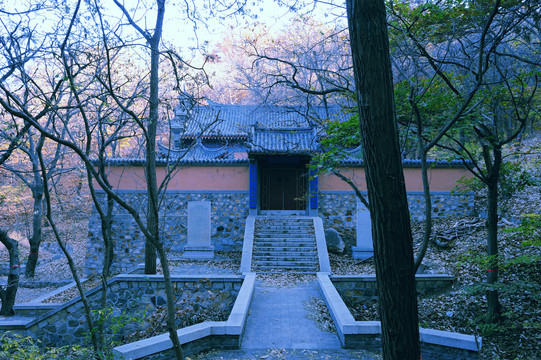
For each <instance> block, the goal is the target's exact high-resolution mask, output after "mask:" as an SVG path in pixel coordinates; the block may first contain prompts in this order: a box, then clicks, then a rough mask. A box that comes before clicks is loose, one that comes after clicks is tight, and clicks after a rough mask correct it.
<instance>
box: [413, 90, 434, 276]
mask: <svg viewBox="0 0 541 360" xmlns="http://www.w3.org/2000/svg"><path fill="white" fill-rule="evenodd" d="M410 103H411V106H412V108H413V111H414V112H415V118H416V119H417V144H418V147H419V154H420V155H421V177H422V179H423V196H424V198H425V226H424V232H423V242H422V244H421V249H419V253H418V254H417V258H416V259H415V264H414V267H415V272H417V270H419V266H421V263H422V262H423V259H424V257H425V255H426V250H427V249H428V241H429V240H430V235H431V233H432V199H431V197H430V184H429V182H428V167H427V164H426V153H427V151H428V149H426V148H425V141H424V140H423V121H422V119H421V114H420V112H419V108H418V107H417V104H416V103H415V102H414V101H413V100H411V101H410Z"/></svg>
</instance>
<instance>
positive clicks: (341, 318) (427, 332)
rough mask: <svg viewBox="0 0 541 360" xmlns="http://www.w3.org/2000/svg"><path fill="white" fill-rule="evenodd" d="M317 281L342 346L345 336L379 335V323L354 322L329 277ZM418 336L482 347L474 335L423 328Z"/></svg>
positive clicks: (473, 348) (441, 342) (459, 345)
mask: <svg viewBox="0 0 541 360" xmlns="http://www.w3.org/2000/svg"><path fill="white" fill-rule="evenodd" d="M336 276H339V275H336ZM418 276H419V275H418ZM420 276H423V275H420ZM344 277H347V276H344ZM350 277H352V276H350ZM333 278H334V276H333ZM416 278H417V276H416ZM317 279H318V283H319V288H320V291H321V293H322V295H323V299H324V300H325V303H326V304H327V307H328V308H329V311H330V313H331V317H332V319H333V320H334V323H335V325H336V329H337V331H338V337H339V338H340V342H341V343H342V345H344V344H345V336H346V335H356V334H365V335H379V334H381V323H380V322H379V321H355V319H354V318H353V315H351V312H350V311H349V309H348V307H347V306H346V304H345V303H344V300H342V297H341V296H340V294H339V293H338V291H337V290H336V288H335V287H334V285H333V283H332V281H331V278H330V277H329V275H327V274H324V273H318V274H317ZM374 279H375V276H374ZM419 335H420V340H421V342H424V343H426V344H434V345H440V346H446V347H452V348H458V349H465V350H470V351H475V352H478V351H479V350H481V346H482V339H481V338H480V337H476V336H475V335H466V334H460V333H454V332H449V331H441V330H434V329H424V328H419Z"/></svg>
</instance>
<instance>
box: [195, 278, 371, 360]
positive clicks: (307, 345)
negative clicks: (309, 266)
mask: <svg viewBox="0 0 541 360" xmlns="http://www.w3.org/2000/svg"><path fill="white" fill-rule="evenodd" d="M312 297H319V298H320V297H321V296H320V294H319V290H318V288H317V282H316V281H311V282H308V283H302V284H298V285H296V286H295V287H288V288H273V287H266V286H263V285H262V284H261V282H260V281H258V282H257V283H256V288H255V292H254V296H253V298H252V305H251V307H250V313H249V315H248V319H247V321H246V329H245V332H244V336H243V338H242V343H241V348H240V349H239V350H229V351H224V350H216V351H210V352H207V353H203V354H199V355H197V356H194V357H192V359H193V360H249V359H250V360H252V359H265V360H309V359H310V360H349V359H362V360H374V359H375V358H374V357H375V356H376V357H377V355H374V354H373V353H371V352H368V351H364V350H346V349H342V348H341V347H340V340H339V339H338V336H337V335H336V334H334V333H330V332H326V331H322V330H320V329H318V327H317V326H316V323H315V322H314V321H313V320H310V319H308V318H307V317H306V315H307V314H308V311H307V310H306V307H305V305H304V303H305V302H306V301H308V300H310V299H311V298H312Z"/></svg>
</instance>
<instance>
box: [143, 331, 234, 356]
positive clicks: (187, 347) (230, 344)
mask: <svg viewBox="0 0 541 360" xmlns="http://www.w3.org/2000/svg"><path fill="white" fill-rule="evenodd" d="M239 347H240V335H211V336H207V337H204V338H201V339H197V340H194V341H190V342H189V343H186V344H182V351H183V352H184V356H192V355H197V354H199V353H200V352H202V351H205V350H210V349H221V350H235V349H238V348H239ZM174 358H175V352H174V350H173V349H170V350H167V351H163V352H161V353H159V354H155V355H149V356H145V357H142V358H141V359H144V360H170V359H174Z"/></svg>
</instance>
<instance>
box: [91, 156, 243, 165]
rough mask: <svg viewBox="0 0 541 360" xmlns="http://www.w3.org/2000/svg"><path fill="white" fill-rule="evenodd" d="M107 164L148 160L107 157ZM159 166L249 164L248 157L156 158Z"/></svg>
mask: <svg viewBox="0 0 541 360" xmlns="http://www.w3.org/2000/svg"><path fill="white" fill-rule="evenodd" d="M92 163H93V164H94V165H97V160H92ZM105 165H106V166H145V165H146V160H145V159H140V158H134V159H107V160H105ZM156 165H157V166H179V167H183V166H235V165H248V159H220V160H208V159H205V160H180V161H176V160H172V159H169V160H167V159H156Z"/></svg>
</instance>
